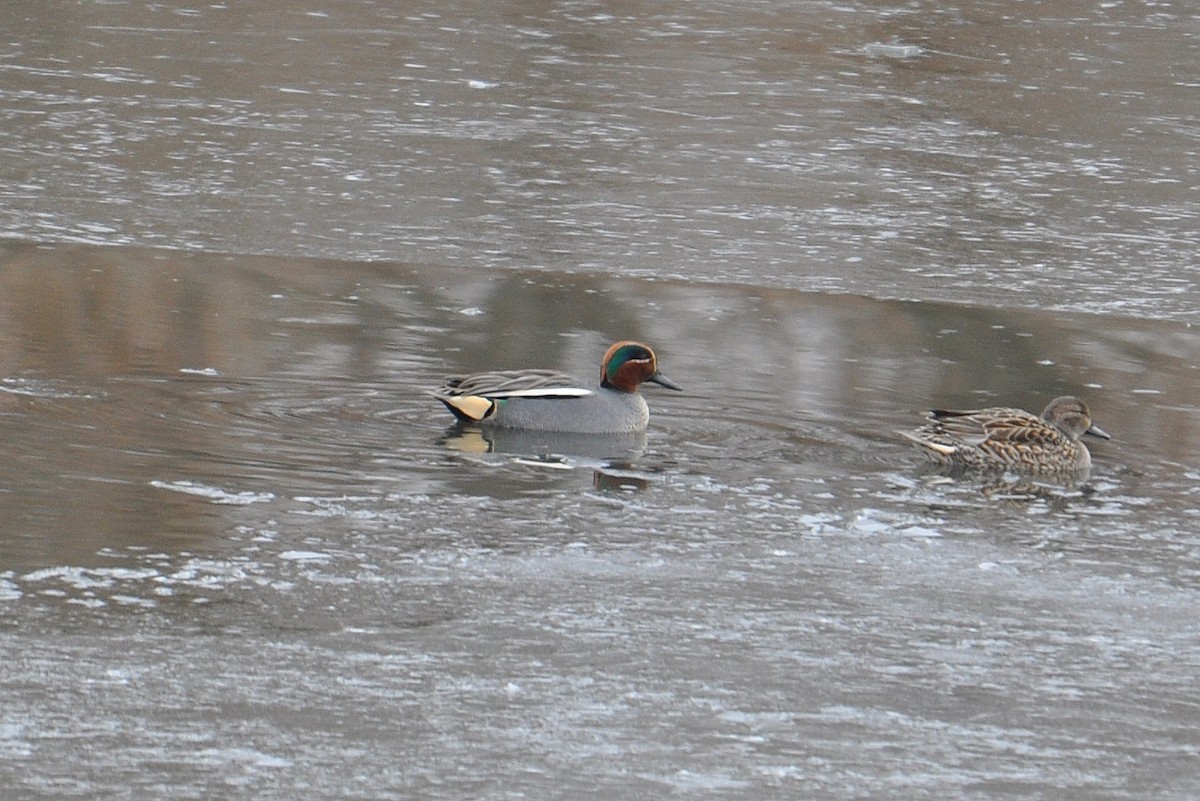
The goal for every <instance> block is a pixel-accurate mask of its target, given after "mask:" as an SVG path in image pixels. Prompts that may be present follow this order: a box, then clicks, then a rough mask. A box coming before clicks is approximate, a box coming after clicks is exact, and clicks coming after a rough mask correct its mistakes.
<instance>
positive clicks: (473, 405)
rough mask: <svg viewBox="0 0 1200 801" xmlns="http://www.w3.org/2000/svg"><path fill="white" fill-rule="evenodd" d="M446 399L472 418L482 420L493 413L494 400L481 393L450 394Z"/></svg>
mask: <svg viewBox="0 0 1200 801" xmlns="http://www.w3.org/2000/svg"><path fill="white" fill-rule="evenodd" d="M445 401H446V403H449V404H450V405H451V406H453V407H454V408H455V409H458V410H459V411H460V412H462V413H463V414H464V415H466V416H467V417H469V418H470V419H472V420H482V419H483V418H485V417H487V416H488V415H489V414H491V413H492V405H493V402H492V401H490V400H488V399H487V398H484V397H481V396H479V395H458V396H450V397H446V398H445Z"/></svg>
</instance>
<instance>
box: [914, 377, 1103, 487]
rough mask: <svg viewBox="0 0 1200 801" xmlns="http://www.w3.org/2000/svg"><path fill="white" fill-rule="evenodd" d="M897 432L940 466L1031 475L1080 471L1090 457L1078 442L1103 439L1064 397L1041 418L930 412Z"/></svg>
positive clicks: (1077, 403) (1008, 412)
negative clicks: (925, 419)
mask: <svg viewBox="0 0 1200 801" xmlns="http://www.w3.org/2000/svg"><path fill="white" fill-rule="evenodd" d="M900 433H901V435H902V436H904V437H906V438H907V439H909V440H911V441H912V442H914V443H916V444H917V445H918V446H920V448H921V452H922V453H924V454H925V455H926V456H927V457H929V458H930V459H931V460H933V461H934V462H937V463H938V464H940V465H944V466H946V467H954V468H959V469H966V470H1013V471H1015V472H1018V473H1028V474H1034V475H1046V474H1076V475H1077V474H1082V473H1086V472H1087V471H1088V470H1090V468H1091V465H1092V457H1091V454H1090V453H1088V449H1087V446H1085V445H1084V444H1083V443H1082V442H1080V441H1079V438H1080V437H1081V436H1082V435H1084V434H1091V435H1093V436H1097V437H1103V438H1104V439H1108V438H1109V436H1108V434H1106V433H1104V431H1102V430H1101V429H1100V428H1098V427H1096V426H1094V425H1092V416H1091V412H1089V411H1088V407H1087V405H1086V404H1085V403H1084V402H1083V401H1081V400H1080V399H1079V398H1076V397H1073V396H1070V395H1064V396H1063V397H1060V398H1055V399H1054V400H1052V401H1050V403H1049V405H1048V406H1046V409H1045V411H1043V412H1042V415H1041V417H1038V416H1036V415H1033V414H1030V413H1029V412H1026V411H1023V410H1021V409H1011V408H1007V407H1000V406H997V407H992V408H988V409H968V410H953V409H935V410H933V411H931V412H930V413H929V422H928V423H926V424H925V425H924V426H922V427H921V428H918V429H917V430H916V431H912V432H900Z"/></svg>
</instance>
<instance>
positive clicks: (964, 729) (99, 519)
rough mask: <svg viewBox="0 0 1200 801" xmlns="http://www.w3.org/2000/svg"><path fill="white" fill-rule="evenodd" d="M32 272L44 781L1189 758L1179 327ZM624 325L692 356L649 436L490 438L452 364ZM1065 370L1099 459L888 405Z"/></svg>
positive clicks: (1182, 344) (1046, 765)
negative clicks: (987, 437)
mask: <svg viewBox="0 0 1200 801" xmlns="http://www.w3.org/2000/svg"><path fill="white" fill-rule="evenodd" d="M0 275H2V276H3V282H4V286H3V288H2V292H0V297H2V298H3V299H4V300H3V301H0V321H2V323H3V327H2V328H0V342H3V343H5V344H4V347H3V350H2V351H0V365H3V378H2V379H0V402H2V403H3V409H2V411H0V428H2V435H0V439H2V440H3V441H4V443H5V454H6V455H5V459H4V461H3V467H2V468H0V485H2V487H3V492H2V493H0V515H2V517H3V519H4V520H5V533H4V537H3V538H2V539H0V560H2V563H3V567H2V568H0V592H2V597H3V599H4V600H3V602H2V603H3V607H4V610H5V619H6V621H7V624H6V626H5V627H4V628H3V629H2V630H0V637H2V638H3V639H4V648H5V652H6V653H9V654H12V655H13V657H12V658H10V659H8V660H5V662H4V664H3V667H0V687H2V688H3V690H2V692H3V693H4V697H5V698H6V706H5V711H4V713H3V719H2V721H0V733H2V737H0V748H2V749H3V750H4V751H5V752H6V753H7V754H9V755H10V758H9V759H7V760H6V761H5V763H4V764H5V767H4V768H2V769H0V770H2V771H3V772H4V777H3V778H4V781H5V783H6V785H7V786H10V787H16V788H19V791H20V793H21V796H22V797H64V796H65V797H71V796H76V795H77V796H87V797H95V796H96V795H125V794H134V793H138V794H141V793H144V792H147V791H155V790H156V789H162V788H166V787H170V788H171V792H172V793H174V794H178V795H181V796H183V797H197V798H199V797H211V796H212V794H213V792H218V794H220V793H222V792H225V793H231V794H241V793H249V794H254V795H255V796H256V797H289V796H291V795H293V794H294V793H295V792H297V791H301V790H304V791H307V790H309V789H312V792H313V793H314V794H316V795H319V796H322V797H378V796H381V795H393V794H401V795H420V796H422V797H434V798H437V797H446V798H458V797H462V796H464V795H479V796H488V797H491V796H502V795H505V794H519V793H524V794H527V795H535V796H543V795H555V794H560V793H564V794H567V795H570V796H572V797H575V796H580V797H601V796H604V797H614V796H616V797H631V796H639V795H644V794H646V793H652V794H656V795H673V794H679V795H694V794H697V793H699V794H703V795H716V796H722V797H747V798H750V797H755V798H759V797H763V796H764V795H767V796H774V795H778V796H785V795H786V796H793V795H796V794H801V795H805V796H807V797H829V798H835V797H845V796H846V795H847V793H848V792H849V794H851V795H859V796H880V795H883V796H894V797H902V796H903V797H933V796H935V795H936V796H939V797H946V796H951V797H972V796H979V795H984V796H993V795H994V796H1012V795H1017V796H1029V797H1045V796H1047V795H1063V796H1066V797H1080V798H1085V797H1096V798H1101V797H1102V798H1144V797H1158V798H1186V797H1189V796H1190V795H1192V794H1194V792H1195V791H1196V790H1197V783H1196V778H1195V772H1194V770H1193V768H1194V765H1195V756H1196V748H1197V738H1196V727H1195V720H1196V712H1197V709H1196V702H1195V699H1194V693H1193V692H1192V689H1193V684H1194V677H1195V675H1196V668H1197V662H1198V658H1200V633H1198V631H1197V627H1196V623H1195V616H1194V615H1193V614H1192V611H1193V610H1194V609H1195V604H1196V602H1197V593H1198V592H1200V572H1198V567H1200V563H1198V561H1197V556H1198V554H1200V548H1198V547H1197V546H1198V543H1197V539H1196V535H1195V532H1194V525H1193V524H1194V520H1195V516H1196V489H1195V484H1196V480H1197V472H1196V469H1195V467H1194V464H1195V461H1194V454H1195V453H1196V436H1197V430H1198V429H1197V422H1198V421H1197V413H1196V410H1195V408H1194V406H1193V405H1192V404H1191V398H1192V397H1194V393H1195V371H1196V364H1197V356H1198V354H1200V338H1198V337H1197V335H1196V334H1195V333H1194V331H1193V330H1192V329H1191V328H1190V327H1188V326H1186V325H1183V324H1179V323H1171V322H1148V321H1144V320H1137V319H1133V318H1120V317H1098V316H1091V315H1080V316H1075V315H1064V314H1052V315H1048V314H1040V313H1030V312H1020V311H1009V312H1004V311H998V310H995V309H988V308H975V307H967V306H953V305H939V304H929V303H908V302H896V301H875V300H868V299H862V298H853V297H830V296H825V295H820V294H807V293H802V292H796V291H792V290H777V289H748V288H742V287H737V286H708V287H697V286H696V285H693V284H689V283H671V282H645V281H641V280H636V279H617V278H612V277H608V276H562V275H559V276H550V275H547V274H545V273H543V272H525V273H521V272H505V273H500V274H491V275H488V274H484V275H480V274H477V273H474V272H472V271H469V270H454V269H441V270H431V269H428V268H425V267H420V268H414V267H411V266H409V265H403V264H397V263H387V264H376V265H362V264H356V263H338V262H330V261H295V260H281V259H276V258H249V257H204V256H195V255H187V254H175V253H167V252H159V251H137V250H128V249H120V248H103V249H97V248H90V247H57V248H46V247H29V246H23V245H13V246H10V247H9V248H8V249H7V251H6V253H5V257H4V260H3V264H2V265H0ZM530 308H540V309H544V310H546V311H545V314H544V316H543V315H540V314H530V312H529V310H530ZM568 320H575V321H577V322H576V323H575V324H568V323H567V321H568ZM623 336H633V337H637V338H641V339H645V340H646V341H649V342H652V343H655V344H656V345H657V346H658V350H659V356H660V359H661V364H662V367H663V369H664V370H669V374H670V375H672V376H673V377H674V378H675V379H676V380H678V381H679V382H680V383H682V384H683V385H684V386H685V387H686V388H687V389H688V391H687V392H686V393H684V394H679V393H667V392H658V393H654V392H653V389H649V390H647V395H648V397H649V400H650V404H651V407H652V420H651V428H650V430H649V432H648V434H647V437H646V441H645V444H644V447H643V448H642V449H641V451H640V453H637V454H636V455H635V456H633V457H632V458H630V457H628V456H626V457H623V458H618V459H607V458H603V457H596V456H592V455H587V454H584V455H580V454H579V453H575V452H565V453H554V452H533V453H526V452H522V451H521V450H520V449H518V450H516V451H506V450H505V448H504V446H503V443H500V445H499V447H498V448H496V449H494V450H492V451H491V452H488V450H487V448H482V449H471V448H464V447H458V446H459V445H460V444H461V441H460V439H459V438H456V432H455V431H454V429H453V426H452V425H451V419H450V416H449V415H448V414H446V413H445V411H444V410H443V409H441V407H440V405H439V404H437V402H436V401H434V400H433V399H432V398H431V397H429V396H428V395H427V394H426V390H427V389H428V388H429V387H431V386H433V385H435V384H436V383H437V382H438V381H439V380H440V378H441V376H442V375H443V374H445V373H447V372H453V371H459V370H463V369H472V368H474V367H478V366H480V365H482V364H484V363H494V364H501V365H506V366H507V365H519V364H527V363H529V361H528V360H529V359H532V358H534V357H535V356H536V357H540V359H539V361H538V362H537V363H538V364H542V365H545V366H551V367H558V368H562V369H569V370H574V371H577V372H579V373H580V374H583V375H591V374H592V372H593V371H594V369H595V368H596V362H597V360H598V359H599V355H600V354H601V353H602V352H603V350H604V347H605V345H606V344H607V343H608V341H609V340H611V339H615V338H617V337H623ZM981 360H983V361H986V362H987V363H989V364H991V365H992V366H991V369H987V370H985V369H983V368H981V367H980V366H979V363H980V361H981ZM1063 392H1077V393H1079V394H1082V395H1084V396H1085V397H1087V398H1088V399H1089V400H1090V401H1091V403H1092V406H1093V410H1094V412H1095V414H1096V417H1097V419H1098V420H1099V421H1100V422H1101V424H1102V425H1104V427H1105V428H1106V429H1107V430H1108V431H1110V432H1111V433H1113V434H1114V440H1113V441H1111V442H1100V443H1099V444H1097V445H1096V447H1095V448H1094V449H1093V452H1094V455H1095V461H1096V468H1095V470H1094V473H1093V476H1092V478H1091V480H1090V482H1089V485H1088V486H1087V487H1085V488H1074V489H1070V488H1060V487H1042V488H1037V489H1036V491H1030V490H1029V489H1028V488H1021V487H1011V486H996V485H990V484H985V483H980V482H971V481H960V482H947V481H945V480H944V479H942V478H940V477H939V476H937V475H931V474H929V473H927V472H926V471H925V470H923V469H922V467H921V464H920V460H919V458H918V457H917V455H916V454H915V453H912V452H910V450H909V449H908V448H907V447H906V446H905V445H904V444H903V443H902V442H900V441H899V439H898V438H897V437H896V436H895V435H894V434H893V430H894V429H897V428H903V427H909V426H911V425H915V424H916V423H918V422H919V417H918V411H919V410H920V409H921V408H924V407H926V406H928V405H931V404H932V403H934V402H935V401H936V402H938V403H963V404H967V403H973V404H979V403H989V402H992V401H995V400H999V399H1003V400H1004V401H1005V402H1015V403H1020V404H1021V405H1025V406H1028V407H1037V406H1039V405H1040V404H1041V402H1042V401H1044V399H1046V398H1048V397H1050V396H1053V395H1055V394H1059V393H1063ZM222 788H223V789H222ZM314 788H315V789H314Z"/></svg>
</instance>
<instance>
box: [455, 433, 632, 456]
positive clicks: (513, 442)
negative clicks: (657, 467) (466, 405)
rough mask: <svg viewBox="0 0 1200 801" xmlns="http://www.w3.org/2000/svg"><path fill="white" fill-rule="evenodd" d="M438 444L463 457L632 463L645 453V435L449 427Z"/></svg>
mask: <svg viewBox="0 0 1200 801" xmlns="http://www.w3.org/2000/svg"><path fill="white" fill-rule="evenodd" d="M441 444H443V445H445V446H446V447H447V448H450V449H452V450H456V451H461V452H463V453H507V454H514V455H525V456H536V457H546V458H549V457H559V456H578V457H583V458H585V459H588V458H590V459H601V460H607V459H635V458H637V457H638V456H640V455H641V453H642V452H643V451H644V450H645V449H646V432H645V431H629V432H624V433H621V434H607V435H599V436H598V435H596V434H576V433H574V432H567V431H531V430H527V429H521V428H494V427H488V428H480V427H477V426H464V425H462V424H459V425H455V426H452V427H451V428H450V431H448V432H447V434H446V436H445V437H444V438H443V439H442V440H441Z"/></svg>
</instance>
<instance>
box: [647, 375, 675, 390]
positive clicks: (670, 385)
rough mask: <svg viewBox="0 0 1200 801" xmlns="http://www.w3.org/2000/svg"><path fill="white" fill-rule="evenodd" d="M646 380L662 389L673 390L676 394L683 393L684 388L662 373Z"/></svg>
mask: <svg viewBox="0 0 1200 801" xmlns="http://www.w3.org/2000/svg"><path fill="white" fill-rule="evenodd" d="M646 380H647V381H653V382H654V383H655V384H658V385H659V386H660V387H666V388H667V389H673V390H675V391H676V392H683V387H681V386H679V385H678V384H676V383H675V382H674V381H672V380H671V379H669V378H667V377H666V376H665V375H663V374H662V373H655V374H654V375H652V376H650V377H649V378H647V379H646Z"/></svg>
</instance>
